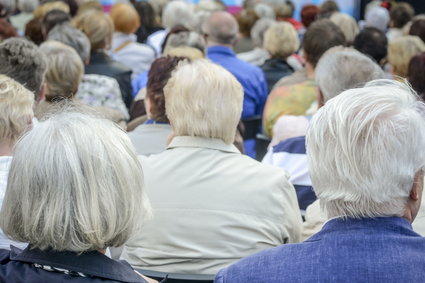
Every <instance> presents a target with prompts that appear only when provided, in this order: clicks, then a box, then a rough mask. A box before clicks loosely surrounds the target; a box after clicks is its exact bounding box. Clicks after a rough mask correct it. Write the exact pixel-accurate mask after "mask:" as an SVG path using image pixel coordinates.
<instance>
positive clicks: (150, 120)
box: [143, 119, 168, 125]
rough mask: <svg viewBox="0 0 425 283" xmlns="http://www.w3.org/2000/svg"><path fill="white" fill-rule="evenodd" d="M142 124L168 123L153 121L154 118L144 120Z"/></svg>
mask: <svg viewBox="0 0 425 283" xmlns="http://www.w3.org/2000/svg"><path fill="white" fill-rule="evenodd" d="M143 124H145V125H153V124H162V125H168V123H165V122H157V121H155V120H154V119H149V120H146V121H145V122H144V123H143Z"/></svg>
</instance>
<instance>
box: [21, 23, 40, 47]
mask: <svg viewBox="0 0 425 283" xmlns="http://www.w3.org/2000/svg"><path fill="white" fill-rule="evenodd" d="M25 37H26V38H27V39H28V40H31V41H32V42H34V43H35V44H37V45H40V44H41V43H42V42H43V41H44V36H43V22H42V20H41V19H38V18H33V19H32V20H30V21H29V22H28V23H27V24H26V25H25Z"/></svg>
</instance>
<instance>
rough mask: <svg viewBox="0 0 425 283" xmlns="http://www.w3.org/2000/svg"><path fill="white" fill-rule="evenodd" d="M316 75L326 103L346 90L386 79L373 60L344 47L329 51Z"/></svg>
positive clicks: (323, 57) (320, 62)
mask: <svg viewBox="0 0 425 283" xmlns="http://www.w3.org/2000/svg"><path fill="white" fill-rule="evenodd" d="M315 73H316V83H317V86H318V87H319V89H320V91H321V93H322V96H323V102H324V103H327V102H328V101H329V100H330V99H331V98H333V97H335V96H337V95H338V94H340V93H341V92H343V91H344V90H347V89H350V88H355V87H361V86H363V85H364V84H365V83H367V82H369V81H372V80H376V79H383V78H384V72H383V71H382V69H381V68H380V67H379V66H378V65H377V64H376V63H375V62H374V61H373V60H372V59H370V58H369V57H367V56H365V55H363V54H361V53H360V52H358V51H356V50H354V49H351V48H342V47H334V48H332V49H330V50H328V51H327V52H326V53H325V54H324V55H323V56H322V58H321V59H320V60H319V63H318V64H317V67H316V72H315Z"/></svg>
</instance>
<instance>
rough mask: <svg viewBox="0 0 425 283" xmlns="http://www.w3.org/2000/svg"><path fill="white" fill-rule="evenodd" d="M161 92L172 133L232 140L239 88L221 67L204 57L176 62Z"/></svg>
mask: <svg viewBox="0 0 425 283" xmlns="http://www.w3.org/2000/svg"><path fill="white" fill-rule="evenodd" d="M164 95H165V108H166V112H167V116H168V119H169V120H170V123H171V126H172V128H173V131H174V134H175V135H176V136H196V137H205V138H215V139H221V140H223V141H224V142H225V143H227V144H231V143H232V142H233V141H234V139H235V132H236V126H237V124H238V122H239V119H240V118H241V113H242V101H243V89H242V86H241V85H240V83H239V82H238V81H237V80H236V78H235V77H234V76H233V75H232V74H230V73H229V72H228V71H227V70H226V69H224V68H223V67H221V66H219V65H216V64H214V63H212V62H210V61H208V60H207V59H199V60H195V61H193V62H191V63H180V64H179V66H178V67H177V69H176V71H174V73H173V75H172V76H171V78H170V80H169V81H168V83H167V85H166V86H165V88H164Z"/></svg>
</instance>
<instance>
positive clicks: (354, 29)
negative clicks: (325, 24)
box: [329, 13, 359, 45]
mask: <svg viewBox="0 0 425 283" xmlns="http://www.w3.org/2000/svg"><path fill="white" fill-rule="evenodd" d="M329 19H330V20H331V21H332V22H334V24H335V25H337V26H338V27H339V28H340V29H341V31H342V33H343V34H344V36H345V42H346V44H347V45H352V44H353V41H354V38H355V37H356V35H357V34H358V33H359V26H358V25H357V22H356V20H355V19H354V18H353V17H352V16H350V15H347V14H343V13H334V14H333V15H332V16H331V17H330V18H329Z"/></svg>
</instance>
